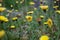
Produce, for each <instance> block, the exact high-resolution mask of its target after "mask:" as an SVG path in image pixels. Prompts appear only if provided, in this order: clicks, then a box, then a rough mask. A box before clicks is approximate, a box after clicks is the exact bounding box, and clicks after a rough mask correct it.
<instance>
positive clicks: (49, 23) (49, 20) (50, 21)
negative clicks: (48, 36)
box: [44, 18, 53, 28]
mask: <svg viewBox="0 0 60 40" xmlns="http://www.w3.org/2000/svg"><path fill="white" fill-rule="evenodd" d="M44 24H47V25H48V26H49V27H50V28H51V26H52V25H53V22H52V19H50V18H49V19H48V20H47V22H44Z"/></svg>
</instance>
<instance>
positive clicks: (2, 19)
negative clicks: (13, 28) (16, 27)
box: [0, 16, 8, 22]
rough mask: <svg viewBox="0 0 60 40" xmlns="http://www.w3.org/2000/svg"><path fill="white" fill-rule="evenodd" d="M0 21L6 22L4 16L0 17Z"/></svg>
mask: <svg viewBox="0 0 60 40" xmlns="http://www.w3.org/2000/svg"><path fill="white" fill-rule="evenodd" d="M0 21H4V22H8V19H7V18H6V17H5V16H0Z"/></svg>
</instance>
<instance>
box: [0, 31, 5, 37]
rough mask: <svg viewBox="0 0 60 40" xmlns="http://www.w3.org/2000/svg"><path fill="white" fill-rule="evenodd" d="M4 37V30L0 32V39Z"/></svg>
mask: <svg viewBox="0 0 60 40" xmlns="http://www.w3.org/2000/svg"><path fill="white" fill-rule="evenodd" d="M4 35H5V31H4V30H0V38H2V37H3V36H4Z"/></svg>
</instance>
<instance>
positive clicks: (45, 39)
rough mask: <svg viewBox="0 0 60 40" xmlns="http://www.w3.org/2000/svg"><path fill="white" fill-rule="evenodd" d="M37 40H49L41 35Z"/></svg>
mask: <svg viewBox="0 0 60 40" xmlns="http://www.w3.org/2000/svg"><path fill="white" fill-rule="evenodd" d="M39 40H49V37H48V36H47V35H42V36H41V37H40V38H39Z"/></svg>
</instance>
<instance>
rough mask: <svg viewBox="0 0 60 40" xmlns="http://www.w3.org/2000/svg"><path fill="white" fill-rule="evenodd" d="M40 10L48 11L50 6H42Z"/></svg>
mask: <svg viewBox="0 0 60 40" xmlns="http://www.w3.org/2000/svg"><path fill="white" fill-rule="evenodd" d="M40 8H41V9H42V10H47V9H48V6H47V5H44V6H40Z"/></svg>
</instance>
